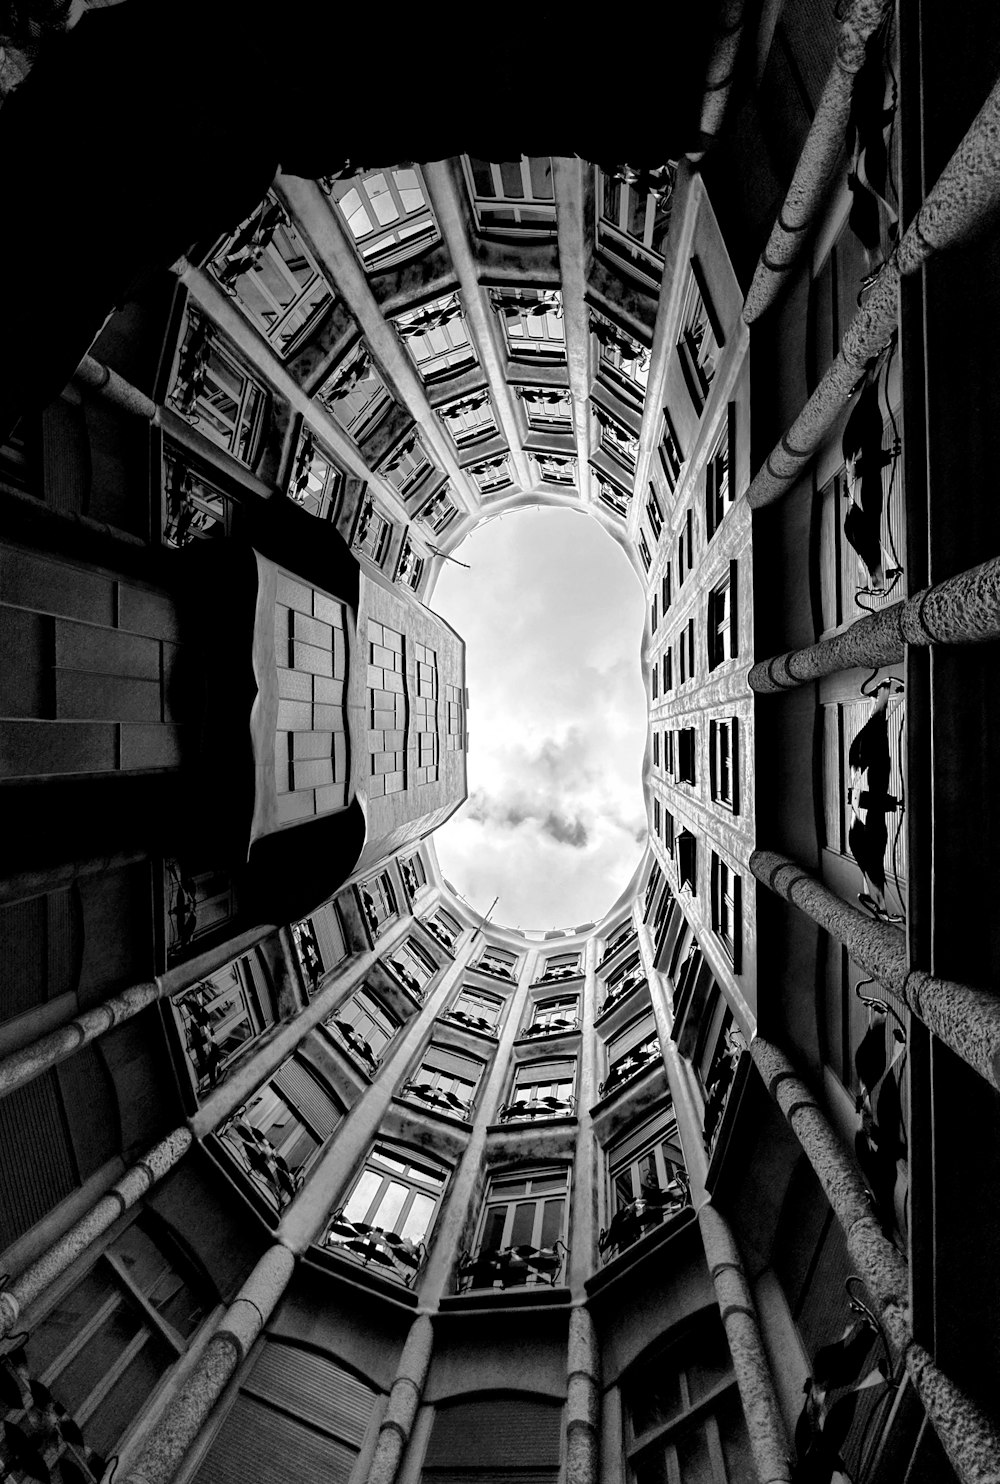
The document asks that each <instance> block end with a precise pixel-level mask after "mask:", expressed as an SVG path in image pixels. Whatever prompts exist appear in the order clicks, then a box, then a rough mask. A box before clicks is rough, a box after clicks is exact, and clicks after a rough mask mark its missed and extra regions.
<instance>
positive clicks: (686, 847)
mask: <svg viewBox="0 0 1000 1484" xmlns="http://www.w3.org/2000/svg"><path fill="white" fill-rule="evenodd" d="M676 854H677V875H678V877H679V879H680V884H681V886H686V887H687V888H688V890H689V891H690V892H691V895H692V896H694V895H696V893H697V891H698V842H697V840H696V839H695V837H694V835H692V833H691V831H690V830H681V832H680V834H679V835H678V836H677V851H676Z"/></svg>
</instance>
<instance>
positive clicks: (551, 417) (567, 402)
mask: <svg viewBox="0 0 1000 1484" xmlns="http://www.w3.org/2000/svg"><path fill="white" fill-rule="evenodd" d="M514 391H515V393H516V394H517V396H518V397H519V398H520V399H521V401H522V402H523V403H524V411H525V415H526V417H527V419H528V427H529V428H533V429H534V430H535V432H538V433H570V432H572V430H573V402H572V399H571V398H570V394H569V391H568V390H567V389H566V388H565V387H557V386H515V387H514Z"/></svg>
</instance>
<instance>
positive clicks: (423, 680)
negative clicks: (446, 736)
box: [413, 644, 439, 784]
mask: <svg viewBox="0 0 1000 1484" xmlns="http://www.w3.org/2000/svg"><path fill="white" fill-rule="evenodd" d="M413 648H414V659H415V661H416V666H417V673H416V691H417V694H416V697H415V698H414V701H413V714H414V717H415V720H416V728H417V767H416V771H415V773H414V782H415V783H417V784H422V783H437V781H438V776H439V775H438V736H437V694H438V668H437V653H436V651H435V650H433V649H428V648H427V646H426V645H424V644H415V645H414V647H413Z"/></svg>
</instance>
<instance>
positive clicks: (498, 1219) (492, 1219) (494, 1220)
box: [482, 1206, 507, 1252]
mask: <svg viewBox="0 0 1000 1484" xmlns="http://www.w3.org/2000/svg"><path fill="white" fill-rule="evenodd" d="M506 1219H507V1207H506V1206H499V1207H494V1208H493V1210H492V1211H490V1212H488V1214H487V1217H486V1225H485V1226H484V1227H483V1242H482V1245H483V1248H484V1249H485V1250H486V1251H488V1252H497V1251H499V1249H500V1247H501V1246H502V1245H503V1224H504V1222H505V1221H506Z"/></svg>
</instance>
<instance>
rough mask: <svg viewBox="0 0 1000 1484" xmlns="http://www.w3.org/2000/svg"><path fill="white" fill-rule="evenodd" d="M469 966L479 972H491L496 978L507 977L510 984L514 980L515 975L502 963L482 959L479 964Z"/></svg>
mask: <svg viewBox="0 0 1000 1484" xmlns="http://www.w3.org/2000/svg"><path fill="white" fill-rule="evenodd" d="M469 968H470V969H474V970H475V971H476V973H477V974H489V975H491V976H492V978H494V979H506V981H507V982H508V984H513V982H514V975H513V974H512V973H511V971H510V969H507V968H504V966H503V965H502V964H488V963H484V962H483V961H482V960H480V962H479V963H478V964H470V965H469Z"/></svg>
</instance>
